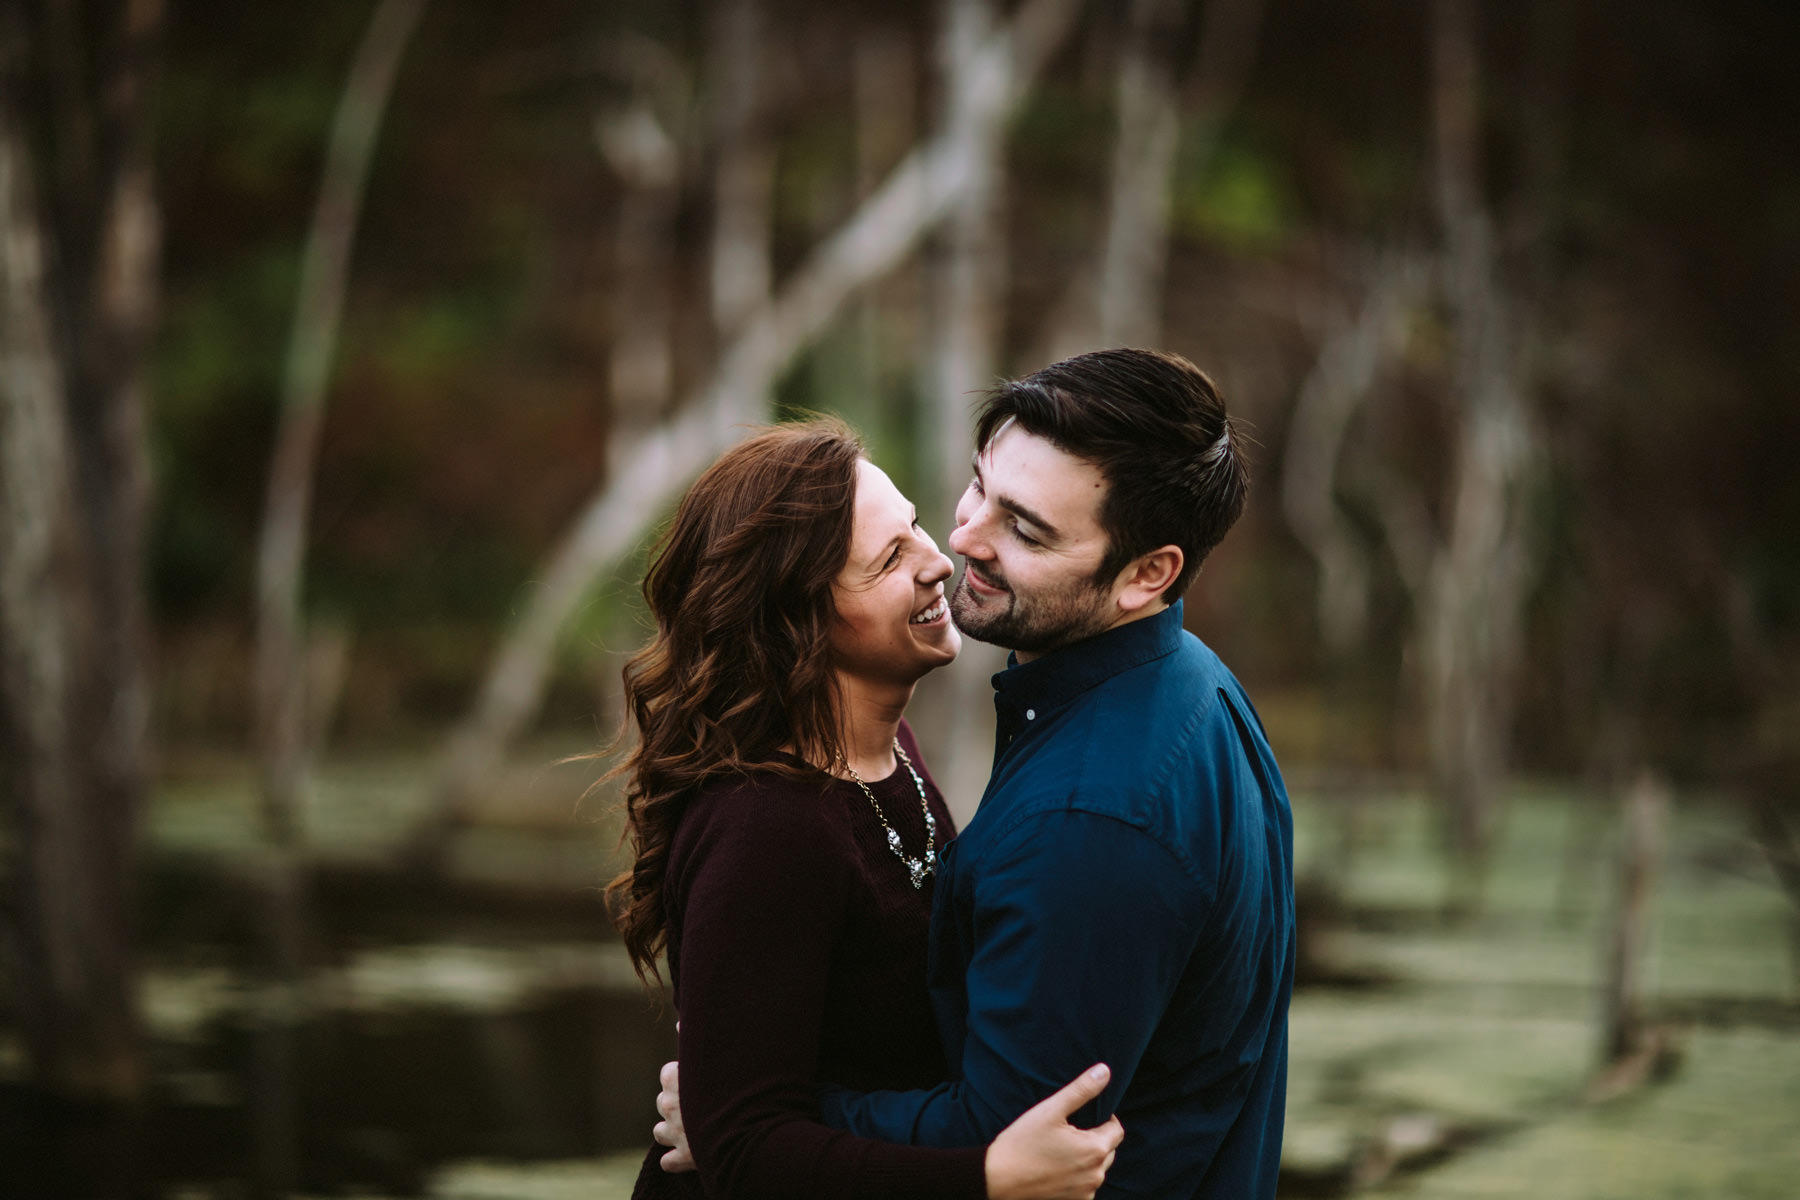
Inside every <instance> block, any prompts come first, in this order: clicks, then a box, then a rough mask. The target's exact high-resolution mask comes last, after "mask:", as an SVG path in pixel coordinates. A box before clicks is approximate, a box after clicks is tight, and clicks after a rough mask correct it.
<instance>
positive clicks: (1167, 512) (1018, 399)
mask: <svg viewBox="0 0 1800 1200" xmlns="http://www.w3.org/2000/svg"><path fill="white" fill-rule="evenodd" d="M1008 421H1015V422H1017V423H1018V425H1019V428H1021V429H1023V430H1025V431H1026V432H1027V433H1032V434H1036V435H1037V436H1038V437H1041V438H1043V439H1044V440H1045V441H1047V442H1050V443H1051V444H1052V445H1054V446H1056V447H1057V448H1058V449H1060V450H1063V451H1064V452H1066V453H1068V454H1073V455H1074V456H1075V457H1077V458H1081V459H1085V460H1087V461H1088V462H1091V463H1093V464H1094V465H1095V466H1097V467H1099V468H1100V471H1101V474H1103V475H1105V476H1106V483H1107V488H1106V499H1105V500H1104V501H1103V502H1102V503H1101V505H1100V527H1101V528H1102V529H1104V530H1105V531H1106V535H1107V540H1108V543H1109V545H1108V547H1107V552H1106V558H1105V560H1104V561H1102V562H1101V564H1100V567H1099V569H1098V570H1097V571H1096V572H1095V573H1094V580H1095V582H1096V583H1099V584H1102V585H1104V584H1105V583H1107V582H1109V581H1111V579H1112V578H1113V577H1114V576H1115V575H1117V574H1118V573H1119V572H1120V571H1121V570H1123V569H1124V567H1125V564H1126V563H1129V562H1130V561H1131V560H1132V559H1134V558H1136V557H1138V556H1139V555H1140V554H1146V553H1148V552H1149V551H1151V550H1154V549H1156V548H1157V547H1158V546H1167V545H1175V546H1179V547H1181V553H1182V557H1183V563H1182V567H1181V573H1180V574H1179V575H1177V576H1176V577H1175V579H1174V580H1173V582H1171V583H1170V584H1169V586H1168V588H1167V589H1166V590H1165V591H1164V592H1163V597H1164V599H1166V600H1170V601H1173V600H1175V599H1177V598H1178V597H1179V596H1180V595H1181V593H1182V592H1183V591H1184V590H1186V588H1187V585H1188V584H1189V583H1191V582H1193V578H1194V576H1195V575H1196V574H1198V573H1199V570H1200V564H1201V563H1202V562H1203V561H1205V559H1206V556H1207V555H1208V554H1210V553H1211V552H1212V548H1213V547H1214V546H1216V545H1218V544H1219V541H1220V539H1221V538H1223V537H1224V536H1225V534H1226V532H1227V531H1228V530H1229V529H1230V528H1231V527H1232V525H1234V524H1236V522H1237V519H1238V517H1239V516H1240V515H1242V513H1243V511H1244V501H1245V498H1246V496H1247V495H1248V493H1249V490H1250V474H1249V470H1248V468H1247V467H1246V465H1245V462H1244V456H1243V454H1242V453H1241V452H1240V449H1239V446H1240V438H1239V435H1238V431H1237V430H1236V429H1235V428H1233V426H1232V423H1231V418H1230V417H1228V416H1227V415H1226V413H1225V402H1224V401H1223V400H1221V399H1220V398H1219V391H1218V389H1217V388H1216V387H1214V386H1213V381H1212V380H1211V379H1209V378H1207V376H1206V373H1205V372H1204V371H1202V370H1201V369H1200V368H1199V367H1196V366H1195V365H1194V364H1193V363H1191V362H1189V361H1188V360H1187V359H1185V358H1182V357H1181V356H1180V355H1178V354H1164V353H1161V352H1158V351H1154V350H1097V351H1095V352H1093V353H1091V354H1079V355H1076V356H1075V357H1074V358H1067V359H1064V360H1063V361H1062V362H1059V363H1052V364H1051V365H1050V366H1047V367H1045V368H1044V369H1043V370H1041V371H1037V372H1034V373H1033V374H1030V375H1027V376H1025V378H1023V379H1016V380H1012V381H1011V382H1007V383H1002V384H1000V385H998V386H997V387H995V388H994V389H993V390H992V391H990V392H988V394H987V398H986V399H985V400H984V401H983V403H982V406H981V410H980V412H979V413H978V414H977V416H976V424H975V444H976V446H978V447H980V448H981V449H984V450H985V449H986V448H987V445H988V443H989V442H990V441H992V440H993V439H994V436H995V435H996V434H998V433H999V432H1000V430H1001V429H1002V428H1003V427H1004V426H1005V425H1006V423H1007V422H1008Z"/></svg>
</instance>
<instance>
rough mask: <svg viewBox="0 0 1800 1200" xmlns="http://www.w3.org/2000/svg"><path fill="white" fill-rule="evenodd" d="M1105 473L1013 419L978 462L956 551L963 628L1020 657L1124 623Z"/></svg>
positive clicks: (954, 604) (954, 605) (960, 505)
mask: <svg viewBox="0 0 1800 1200" xmlns="http://www.w3.org/2000/svg"><path fill="white" fill-rule="evenodd" d="M1105 497H1106V477H1105V476H1104V475H1102V474H1101V472H1100V468H1098V467H1096V466H1095V465H1094V464H1093V463H1090V462H1087V461H1086V460H1084V459H1080V458H1076V457H1075V456H1074V455H1072V454H1069V453H1066V452H1065V451H1063V450H1060V449H1058V448H1057V447H1056V446H1054V445H1052V444H1051V443H1050V442H1048V441H1046V440H1044V439H1043V438H1041V437H1038V436H1037V435H1036V434H1033V433H1027V432H1026V431H1025V430H1023V429H1020V428H1019V427H1018V426H1016V425H1013V424H1011V423H1008V424H1007V425H1004V426H1002V427H1001V430H1000V432H999V433H998V434H996V435H995V436H994V438H993V439H992V440H991V441H989V442H988V444H987V447H986V448H985V449H983V450H982V451H981V453H979V454H978V455H977V456H976V458H975V477H974V478H973V479H971V480H970V481H969V487H968V490H967V491H965V492H964V493H963V496H962V499H961V500H960V501H958V502H957V505H956V528H955V530H953V531H952V532H951V534H950V549H951V550H953V551H955V552H956V553H957V554H960V555H961V556H962V557H963V559H964V561H965V564H966V565H965V567H964V570H963V575H962V578H961V579H960V580H958V581H957V585H956V591H955V593H954V594H953V595H952V596H951V597H950V612H951V615H952V616H953V617H955V619H956V625H957V628H959V629H961V630H962V631H963V632H964V633H965V634H967V635H968V636H969V637H972V638H975V639H977V640H978V641H983V642H991V643H993V644H995V645H997V646H1004V647H1007V648H1008V649H1011V650H1016V651H1018V652H1019V658H1020V660H1021V661H1024V660H1028V659H1030V658H1033V657H1035V656H1036V655H1037V654H1040V653H1042V652H1043V651H1046V650H1052V649H1055V648H1056V647H1058V646H1064V645H1068V644H1069V643H1071V642H1078V641H1080V640H1082V639H1083V638H1088V637H1092V636H1094V635H1095V634H1097V633H1100V632H1102V631H1104V630H1106V629H1108V628H1110V627H1111V626H1112V625H1113V624H1114V623H1116V621H1117V620H1118V618H1119V615H1120V614H1119V612H1118V610H1117V606H1116V605H1115V603H1114V596H1113V591H1114V589H1113V588H1112V586H1111V581H1110V580H1109V581H1106V582H1105V583H1096V582H1095V580H1094V573H1095V571H1097V570H1098V569H1099V567H1100V561H1101V559H1103V558H1104V557H1105V556H1106V550H1107V545H1108V541H1107V536H1106V531H1105V530H1104V529H1102V528H1101V527H1100V504H1101V501H1102V500H1104V499H1105Z"/></svg>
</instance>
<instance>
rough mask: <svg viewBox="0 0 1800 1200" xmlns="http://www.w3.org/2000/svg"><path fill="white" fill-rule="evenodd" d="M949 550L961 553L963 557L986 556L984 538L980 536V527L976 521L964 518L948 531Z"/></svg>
mask: <svg viewBox="0 0 1800 1200" xmlns="http://www.w3.org/2000/svg"><path fill="white" fill-rule="evenodd" d="M949 543H950V551H952V552H956V554H961V556H963V558H988V554H986V540H985V538H981V529H979V525H976V522H972V520H965V522H961V524H959V525H958V527H956V529H952V531H950V536H949Z"/></svg>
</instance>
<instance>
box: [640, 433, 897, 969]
mask: <svg viewBox="0 0 1800 1200" xmlns="http://www.w3.org/2000/svg"><path fill="white" fill-rule="evenodd" d="M862 456H863V448H862V444H861V442H860V441H859V440H858V439H857V437H856V434H855V433H854V432H852V431H851V430H850V429H849V427H848V426H846V425H844V424H843V423H842V422H839V421H835V420H831V419H828V418H821V419H816V420H811V421H806V422H803V423H797V424H792V425H782V426H777V427H775V428H771V429H767V430H765V431H763V432H761V433H759V434H757V435H756V436H754V437H751V438H749V439H748V440H746V441H744V442H741V443H739V444H738V445H737V446H735V447H733V448H732V449H731V450H729V451H727V452H726V453H725V455H724V456H723V457H722V458H720V459H719V461H718V462H716V463H714V464H713V465H712V466H711V467H709V468H708V469H707V471H706V473H705V474H704V475H702V476H701V477H700V478H699V479H698V480H697V481H696V482H695V483H694V486H693V487H692V488H690V489H689V490H688V493H687V495H686V496H685V497H684V498H683V499H682V501H681V506H680V507H679V508H678V509H677V510H676V513H675V519H674V521H673V522H672V523H671V524H670V526H669V528H668V530H667V532H665V533H664V534H663V536H662V539H661V541H660V542H659V543H658V544H657V547H656V550H655V553H654V555H653V557H652V560H651V564H650V569H649V572H648V573H647V574H646V575H645V576H644V599H645V600H646V601H647V602H648V604H649V606H650V613H651V615H652V616H653V617H654V618H655V620H656V636H655V638H654V639H653V640H652V641H651V642H650V644H649V645H648V646H646V647H645V648H644V649H643V650H641V651H639V652H638V653H637V654H636V655H635V656H633V657H632V659H631V661H630V662H629V663H627V664H626V666H625V670H624V678H625V707H626V712H627V715H628V717H629V719H630V720H631V721H633V722H635V723H636V725H637V732H638V741H637V744H636V746H635V747H634V749H633V750H632V752H631V755H630V757H629V758H627V759H626V760H625V761H624V762H622V763H621V764H620V765H619V766H617V767H615V768H614V770H613V771H612V772H611V774H612V775H619V774H624V775H626V776H627V783H626V786H625V816H626V825H625V837H626V838H627V839H629V841H630V843H631V849H632V865H631V867H630V868H629V869H628V870H626V871H624V872H623V873H622V874H620V875H619V877H618V878H616V879H614V880H613V881H612V883H611V884H610V885H609V886H608V887H607V889H606V892H607V899H608V901H609V905H610V907H611V909H612V912H613V923H614V924H615V925H617V926H618V929H619V933H620V935H621V936H622V937H623V939H624V941H625V948H626V950H627V951H628V952H629V953H630V955H631V961H632V965H633V966H634V967H635V968H636V969H637V973H638V975H639V977H641V978H643V979H644V980H645V981H646V982H648V981H649V980H650V979H651V978H652V977H653V976H656V974H657V971H656V958H657V955H658V954H659V953H661V952H662V951H663V950H664V948H665V947H666V946H667V944H668V936H669V922H668V913H667V911H666V910H665V908H664V906H663V879H664V876H665V875H666V874H667V871H668V865H669V848H670V846H671V844H672V843H673V841H674V837H675V827H676V825H677V824H678V823H679V821H680V820H681V814H682V811H683V809H684V808H685V807H686V804H687V802H688V799H689V798H690V797H691V796H693V794H694V793H695V791H696V790H697V789H698V788H699V787H701V785H703V784H705V783H706V782H708V781H709V780H711V779H714V778H716V777H718V776H720V775H725V774H731V773H742V772H745V771H748V770H750V769H752V768H758V769H772V770H775V771H779V772H782V773H785V774H791V775H799V774H803V773H804V772H805V771H806V768H803V767H800V766H798V765H796V764H795V763H794V762H793V760H792V759H791V758H788V757H787V756H786V755H784V754H783V753H782V752H783V751H787V752H789V753H791V754H793V755H795V756H797V757H799V758H800V759H802V760H804V761H805V762H806V763H811V764H815V765H816V766H819V767H823V766H824V765H825V764H829V763H831V762H832V761H834V760H835V759H836V758H837V756H838V753H839V751H840V749H841V744H842V735H841V731H840V726H839V718H840V711H841V710H840V700H839V694H838V687H837V677H836V675H835V674H834V673H833V670H832V663H831V650H830V640H829V639H830V633H831V623H832V621H833V619H834V618H835V616H836V608H835V605H834V603H833V600H832V593H831V585H832V581H833V580H834V579H835V578H836V577H837V575H838V572H839V571H840V570H841V569H842V568H843V565H844V562H845V560H846V559H847V558H848V557H849V553H850V534H851V523H852V519H853V516H854V509H855V502H856V464H857V460H858V459H860V458H861V457H862Z"/></svg>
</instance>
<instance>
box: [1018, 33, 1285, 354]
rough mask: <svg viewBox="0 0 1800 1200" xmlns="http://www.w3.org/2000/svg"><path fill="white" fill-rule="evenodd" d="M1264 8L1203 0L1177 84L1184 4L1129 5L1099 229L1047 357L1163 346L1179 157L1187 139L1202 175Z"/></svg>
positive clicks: (1246, 66) (1053, 322)
mask: <svg viewBox="0 0 1800 1200" xmlns="http://www.w3.org/2000/svg"><path fill="white" fill-rule="evenodd" d="M1263 3H1264V0H1210V3H1208V4H1207V5H1206V9H1205V17H1204V23H1203V26H1202V28H1201V31H1200V46H1199V54H1198V56H1197V57H1196V59H1195V61H1194V62H1193V64H1192V65H1191V67H1190V68H1189V69H1188V70H1187V71H1186V73H1185V74H1186V79H1185V81H1184V80H1183V79H1182V78H1181V77H1180V73H1178V72H1177V70H1176V67H1175V63H1174V61H1173V59H1172V58H1171V44H1172V43H1173V42H1174V41H1175V40H1176V39H1177V38H1178V37H1179V35H1180V33H1181V29H1182V25H1183V22H1184V20H1185V13H1184V9H1185V7H1186V6H1185V5H1183V4H1180V3H1178V2H1177V0H1132V3H1131V7H1130V13H1129V17H1128V26H1127V30H1126V35H1125V41H1124V44H1123V46H1122V47H1121V49H1120V58H1119V73H1118V83H1117V89H1116V98H1115V102H1114V108H1115V110H1116V114H1117V129H1118V131H1117V133H1116V134H1115V135H1114V140H1113V161H1112V177H1111V186H1110V190H1109V192H1108V196H1107V206H1106V224H1105V228H1104V229H1103V231H1102V233H1101V239H1100V249H1099V253H1098V254H1097V255H1096V258H1095V262H1094V264H1093V265H1092V266H1090V267H1088V268H1085V269H1083V270H1081V271H1078V272H1077V273H1076V275H1075V278H1074V279H1072V280H1071V281H1070V283H1069V288H1068V292H1067V293H1066V294H1065V295H1064V297H1063V299H1062V300H1061V301H1060V302H1059V303H1058V305H1057V307H1056V309H1055V312H1054V313H1053V314H1052V316H1051V319H1050V327H1049V329H1048V330H1047V333H1046V337H1045V341H1044V350H1045V352H1046V353H1047V355H1048V356H1049V357H1052V358H1059V357H1063V356H1065V355H1067V354H1072V353H1076V352H1078V351H1081V350H1088V349H1093V348H1094V347H1096V346H1121V345H1130V346H1154V345H1156V344H1158V343H1159V342H1160V341H1161V340H1162V308H1163V286H1164V280H1165V278H1166V275H1167V267H1168V260H1169V203H1170V200H1171V199H1172V196H1173V191H1174V177H1175V164H1176V159H1177V151H1178V150H1179V149H1180V146H1181V142H1182V139H1183V137H1184V136H1185V138H1186V139H1187V142H1188V146H1189V153H1190V157H1191V158H1192V160H1193V161H1194V162H1196V163H1198V164H1200V166H1201V169H1204V167H1205V164H1206V163H1207V162H1209V161H1210V160H1211V158H1212V152H1213V148H1214V146H1215V145H1216V144H1217V142H1218V137H1219V131H1220V129H1221V128H1222V127H1223V126H1224V124H1225V122H1226V121H1227V120H1228V119H1229V118H1230V116H1231V113H1232V111H1233V110H1234V109H1235V108H1236V107H1237V103H1238V100H1239V98H1240V97H1241V96H1242V95H1243V90H1244V85H1245V83H1246V81H1247V80H1248V78H1249V73H1250V66H1251V64H1252V63H1253V62H1254V61H1255V58H1256V46H1257V40H1258V33H1259V31H1260V28H1261V24H1262V14H1263ZM1184 124H1185V126H1186V129H1185V132H1184V129H1183V126H1184Z"/></svg>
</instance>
